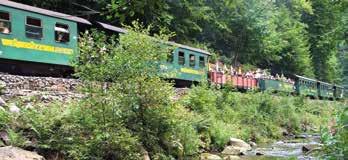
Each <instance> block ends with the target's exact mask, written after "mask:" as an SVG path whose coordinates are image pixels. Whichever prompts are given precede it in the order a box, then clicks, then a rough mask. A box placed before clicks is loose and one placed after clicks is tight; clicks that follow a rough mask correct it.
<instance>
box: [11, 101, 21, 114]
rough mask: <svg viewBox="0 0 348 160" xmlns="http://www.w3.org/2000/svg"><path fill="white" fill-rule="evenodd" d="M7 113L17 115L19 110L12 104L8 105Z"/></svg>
mask: <svg viewBox="0 0 348 160" xmlns="http://www.w3.org/2000/svg"><path fill="white" fill-rule="evenodd" d="M9 111H10V112H12V113H19V112H20V111H21V109H19V108H18V107H17V106H16V105H15V104H14V103H12V104H10V106H9Z"/></svg>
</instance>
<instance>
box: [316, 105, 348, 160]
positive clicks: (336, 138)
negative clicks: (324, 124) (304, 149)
mask: <svg viewBox="0 0 348 160" xmlns="http://www.w3.org/2000/svg"><path fill="white" fill-rule="evenodd" d="M336 123H337V125H336V126H331V127H335V128H336V130H335V131H334V133H332V131H330V129H329V128H324V129H323V130H322V141H323V142H324V143H325V151H326V153H327V155H326V156H325V158H326V159H344V158H345V157H347V156H348V147H347V144H348V128H347V126H348V108H347V107H344V108H343V109H342V112H340V113H339V114H338V115H337V122H336Z"/></svg>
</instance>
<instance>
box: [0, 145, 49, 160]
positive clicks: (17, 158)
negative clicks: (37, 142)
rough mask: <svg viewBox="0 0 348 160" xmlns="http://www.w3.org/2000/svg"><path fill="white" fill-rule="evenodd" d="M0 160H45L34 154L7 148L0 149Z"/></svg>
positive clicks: (15, 148)
mask: <svg viewBox="0 0 348 160" xmlns="http://www.w3.org/2000/svg"><path fill="white" fill-rule="evenodd" d="M0 157H1V158H0V159H1V160H45V158H44V157H42V156H40V155H39V154H37V153H35V152H30V151H26V150H23V149H20V148H17V147H12V146H7V147H1V148H0Z"/></svg>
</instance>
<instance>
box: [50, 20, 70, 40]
mask: <svg viewBox="0 0 348 160" xmlns="http://www.w3.org/2000/svg"><path fill="white" fill-rule="evenodd" d="M54 37H55V40H56V42H60V43H67V42H69V41H70V32H69V26H68V25H66V24H60V23H57V24H56V26H55V27H54Z"/></svg>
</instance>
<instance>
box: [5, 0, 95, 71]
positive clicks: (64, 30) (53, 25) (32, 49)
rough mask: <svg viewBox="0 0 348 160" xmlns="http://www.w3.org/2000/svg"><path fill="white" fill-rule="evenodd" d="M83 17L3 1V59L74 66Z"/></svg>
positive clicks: (85, 21) (84, 21)
mask: <svg viewBox="0 0 348 160" xmlns="http://www.w3.org/2000/svg"><path fill="white" fill-rule="evenodd" d="M78 23H84V24H90V23H89V22H88V21H87V20H84V19H82V18H78V17H74V16H70V15H66V14H62V13H57V12H52V11H49V10H44V9H40V8H36V7H31V6H28V5H23V4H19V3H15V2H11V1H0V59H8V60H19V61H28V62H38V63H46V64H56V65H65V66H68V65H70V61H71V59H72V58H74V57H75V55H76V54H77V51H78V50H77V48H78V39H77V37H78V26H77V25H78Z"/></svg>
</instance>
